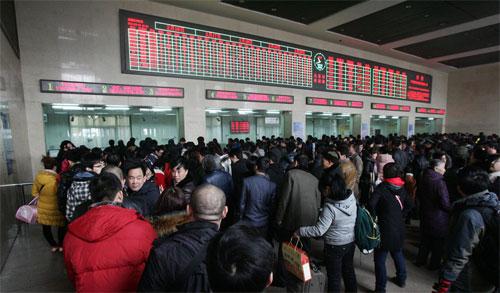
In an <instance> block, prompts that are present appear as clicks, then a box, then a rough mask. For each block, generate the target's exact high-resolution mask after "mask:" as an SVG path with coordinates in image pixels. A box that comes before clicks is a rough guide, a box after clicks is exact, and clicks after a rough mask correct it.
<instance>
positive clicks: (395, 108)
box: [372, 103, 411, 112]
mask: <svg viewBox="0 0 500 293" xmlns="http://www.w3.org/2000/svg"><path fill="white" fill-rule="evenodd" d="M372 109H374V110H387V111H401V112H410V109H411V107H410V106H403V105H394V104H381V103H372Z"/></svg>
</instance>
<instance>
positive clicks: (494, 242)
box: [472, 205, 500, 287]
mask: <svg viewBox="0 0 500 293" xmlns="http://www.w3.org/2000/svg"><path fill="white" fill-rule="evenodd" d="M472 208H473V209H475V210H476V211H478V212H479V213H480V214H481V217H482V218H483V221H484V224H485V232H484V235H483V237H482V238H481V239H480V241H479V243H478V245H477V246H476V247H475V248H474V252H473V254H472V260H473V261H474V264H475V265H476V267H477V268H478V270H479V271H480V272H481V275H483V276H484V277H485V279H486V280H487V281H489V282H490V283H491V284H492V285H495V286H496V287H498V276H499V270H498V260H499V259H500V252H499V240H498V237H499V232H498V229H500V225H499V223H500V206H498V205H497V206H496V207H472Z"/></svg>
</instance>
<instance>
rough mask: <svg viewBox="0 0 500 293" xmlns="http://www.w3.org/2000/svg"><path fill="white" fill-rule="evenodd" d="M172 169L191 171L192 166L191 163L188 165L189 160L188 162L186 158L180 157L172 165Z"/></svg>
mask: <svg viewBox="0 0 500 293" xmlns="http://www.w3.org/2000/svg"><path fill="white" fill-rule="evenodd" d="M170 167H172V169H174V168H178V167H179V168H180V167H182V168H184V169H186V170H189V169H190V168H189V167H190V166H189V163H188V160H186V159H185V158H184V157H179V158H177V160H175V161H174V163H173V164H172V165H170Z"/></svg>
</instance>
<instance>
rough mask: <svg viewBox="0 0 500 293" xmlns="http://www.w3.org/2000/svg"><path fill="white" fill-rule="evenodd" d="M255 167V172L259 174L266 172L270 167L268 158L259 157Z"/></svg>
mask: <svg viewBox="0 0 500 293" xmlns="http://www.w3.org/2000/svg"><path fill="white" fill-rule="evenodd" d="M256 165H257V170H259V171H261V172H267V170H268V169H269V166H270V160H269V158H266V157H260V158H258V159H257V163H256Z"/></svg>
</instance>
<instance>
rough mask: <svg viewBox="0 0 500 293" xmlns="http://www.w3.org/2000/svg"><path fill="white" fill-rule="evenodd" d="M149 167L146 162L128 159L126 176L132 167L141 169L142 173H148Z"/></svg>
mask: <svg viewBox="0 0 500 293" xmlns="http://www.w3.org/2000/svg"><path fill="white" fill-rule="evenodd" d="M147 168H148V167H147V166H146V164H144V163H143V162H142V161H138V160H128V161H125V163H124V169H125V176H128V172H130V170H132V169H141V171H142V175H146V170H147Z"/></svg>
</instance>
